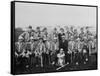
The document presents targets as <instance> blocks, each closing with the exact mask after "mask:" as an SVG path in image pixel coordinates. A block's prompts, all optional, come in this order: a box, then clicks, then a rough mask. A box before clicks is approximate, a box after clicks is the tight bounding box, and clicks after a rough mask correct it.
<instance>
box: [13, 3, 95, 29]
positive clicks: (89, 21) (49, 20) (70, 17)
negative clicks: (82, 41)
mask: <svg viewBox="0 0 100 76" xmlns="http://www.w3.org/2000/svg"><path fill="white" fill-rule="evenodd" d="M29 25H31V26H32V27H33V28H35V27H37V26H48V27H50V28H51V27H55V26H71V25H74V26H75V27H81V26H90V27H93V28H94V29H95V28H96V8H95V7H83V6H69V5H67V6H66V5H50V4H49V5H48V4H36V3H19V2H16V4H15V27H21V28H26V27H28V26H29Z"/></svg>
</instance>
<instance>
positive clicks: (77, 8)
mask: <svg viewBox="0 0 100 76" xmlns="http://www.w3.org/2000/svg"><path fill="white" fill-rule="evenodd" d="M97 28H98V24H97V6H92V5H75V4H61V3H45V2H27V1H12V2H11V33H12V39H11V41H12V44H11V47H12V49H11V73H12V74H15V75H18V74H36V73H52V72H55V73H56V72H69V71H83V70H97V68H98V57H97V55H98V31H97Z"/></svg>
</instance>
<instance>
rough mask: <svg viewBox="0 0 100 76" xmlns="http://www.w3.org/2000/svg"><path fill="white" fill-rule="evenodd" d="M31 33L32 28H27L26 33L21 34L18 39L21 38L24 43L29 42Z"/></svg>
mask: <svg viewBox="0 0 100 76" xmlns="http://www.w3.org/2000/svg"><path fill="white" fill-rule="evenodd" d="M31 33H32V26H29V27H28V29H27V31H25V32H23V33H22V34H21V35H20V36H19V37H23V38H24V41H25V42H28V41H29V40H30V37H31V35H32V34H31Z"/></svg>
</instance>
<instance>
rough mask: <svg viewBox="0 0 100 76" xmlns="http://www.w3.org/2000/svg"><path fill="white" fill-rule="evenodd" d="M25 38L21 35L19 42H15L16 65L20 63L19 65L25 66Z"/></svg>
mask: <svg viewBox="0 0 100 76" xmlns="http://www.w3.org/2000/svg"><path fill="white" fill-rule="evenodd" d="M23 41H24V38H23V37H19V38H18V42H16V43H15V58H16V65H17V64H19V67H22V68H23V67H24V66H23V58H22V56H23V54H24V52H25V47H26V45H25V43H24V42H23Z"/></svg>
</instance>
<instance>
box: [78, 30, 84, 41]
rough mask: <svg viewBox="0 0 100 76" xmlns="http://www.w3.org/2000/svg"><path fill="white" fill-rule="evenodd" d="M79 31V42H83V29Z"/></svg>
mask: <svg viewBox="0 0 100 76" xmlns="http://www.w3.org/2000/svg"><path fill="white" fill-rule="evenodd" d="M80 31H81V33H80V34H79V38H80V39H81V41H83V38H84V36H85V33H84V28H81V29H80Z"/></svg>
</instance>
